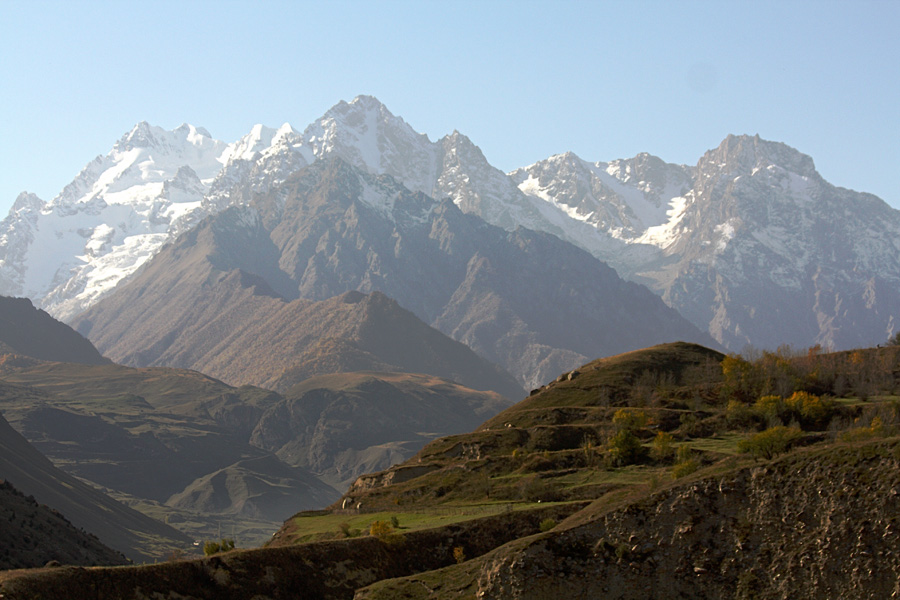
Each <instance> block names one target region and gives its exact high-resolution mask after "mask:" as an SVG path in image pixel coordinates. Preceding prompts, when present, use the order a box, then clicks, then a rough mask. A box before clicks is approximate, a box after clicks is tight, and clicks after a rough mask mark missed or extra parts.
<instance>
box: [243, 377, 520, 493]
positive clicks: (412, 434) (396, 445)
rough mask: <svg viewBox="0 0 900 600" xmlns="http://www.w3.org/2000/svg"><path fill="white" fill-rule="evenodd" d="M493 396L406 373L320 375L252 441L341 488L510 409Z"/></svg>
mask: <svg viewBox="0 0 900 600" xmlns="http://www.w3.org/2000/svg"><path fill="white" fill-rule="evenodd" d="M509 404H510V402H509V401H508V400H506V399H505V398H503V397H501V396H500V395H499V394H497V393H495V392H475V391H473V390H471V389H468V388H464V387H462V386H460V385H458V384H455V383H453V382H451V381H448V380H446V379H439V378H436V377H432V376H426V375H414V374H409V373H384V372H380V373H375V372H363V373H341V374H336V375H321V376H318V377H312V378H310V379H307V380H305V381H303V383H300V384H298V385H296V386H294V387H293V388H291V389H290V390H288V391H287V392H286V393H285V395H284V399H283V400H282V401H281V402H279V403H277V404H275V405H273V406H272V407H270V408H269V409H268V410H267V411H266V413H265V414H264V415H263V416H262V417H261V418H260V420H259V422H258V424H257V426H256V428H255V429H254V431H253V435H252V437H251V441H252V442H253V443H254V444H255V445H257V446H259V447H261V448H265V449H267V450H271V451H273V452H275V453H276V454H277V455H278V456H279V457H280V458H281V459H282V460H284V461H285V462H287V463H289V464H293V465H298V466H302V467H305V468H308V469H311V470H313V471H314V472H316V473H318V474H319V475H320V476H322V477H323V478H324V479H325V480H326V481H328V482H329V483H330V484H331V485H332V486H333V487H335V488H336V489H339V490H344V489H346V488H347V486H349V485H350V484H351V483H352V482H353V481H354V480H356V478H357V477H359V476H360V475H362V474H363V473H371V472H373V471H381V470H383V469H386V468H388V467H390V466H391V465H393V464H396V463H398V462H401V461H403V460H406V459H408V458H410V457H411V456H412V455H413V454H415V453H416V452H417V451H418V450H419V449H421V448H422V446H424V445H425V444H426V443H427V442H429V441H431V440H432V439H434V438H437V437H440V436H442V435H447V434H448V433H450V432H462V431H468V430H470V429H472V428H473V427H475V426H477V425H478V424H479V423H481V422H483V421H484V420H485V419H486V418H488V417H490V416H493V415H494V414H496V413H498V412H500V411H501V410H502V409H504V408H506V407H507V406H509Z"/></svg>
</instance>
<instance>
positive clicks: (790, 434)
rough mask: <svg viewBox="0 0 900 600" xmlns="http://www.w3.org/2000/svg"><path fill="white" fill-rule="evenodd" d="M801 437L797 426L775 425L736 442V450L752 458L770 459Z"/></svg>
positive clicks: (801, 432) (801, 434)
mask: <svg viewBox="0 0 900 600" xmlns="http://www.w3.org/2000/svg"><path fill="white" fill-rule="evenodd" d="M802 437H803V431H802V430H801V429H800V428H799V427H784V426H781V425H777V426H775V427H770V428H769V429H766V430H765V431H763V432H760V433H757V434H756V435H753V436H750V437H749V438H747V439H744V440H741V441H740V442H738V450H740V451H741V452H746V453H748V454H750V455H752V456H753V457H754V458H764V459H770V458H774V457H776V456H778V455H779V454H782V453H783V452H786V451H787V449H788V448H789V447H790V446H791V444H793V443H794V442H795V441H796V440H798V439H800V438H802Z"/></svg>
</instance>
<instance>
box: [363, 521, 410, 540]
mask: <svg viewBox="0 0 900 600" xmlns="http://www.w3.org/2000/svg"><path fill="white" fill-rule="evenodd" d="M369 535H371V536H374V537H376V538H378V539H379V540H380V541H382V542H384V543H385V544H387V545H388V546H399V545H400V544H402V543H403V536H401V535H399V534H397V533H396V532H395V531H394V528H393V527H391V525H390V523H388V522H387V521H372V524H371V525H369Z"/></svg>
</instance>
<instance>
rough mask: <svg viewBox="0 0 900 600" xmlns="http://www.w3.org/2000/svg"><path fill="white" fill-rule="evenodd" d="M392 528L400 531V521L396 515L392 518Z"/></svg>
mask: <svg viewBox="0 0 900 600" xmlns="http://www.w3.org/2000/svg"><path fill="white" fill-rule="evenodd" d="M391 527H393V528H394V529H400V519H398V518H397V516H396V515H394V516H393V517H391Z"/></svg>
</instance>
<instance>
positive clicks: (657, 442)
mask: <svg viewBox="0 0 900 600" xmlns="http://www.w3.org/2000/svg"><path fill="white" fill-rule="evenodd" d="M674 441H675V438H674V437H672V434H671V433H667V432H665V431H657V432H656V437H655V438H653V446H652V448H651V449H650V454H651V455H652V456H653V458H654V459H656V460H659V461H663V460H669V458H671V457H672V455H673V454H675V449H674V448H673V447H672V443H673V442H674Z"/></svg>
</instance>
